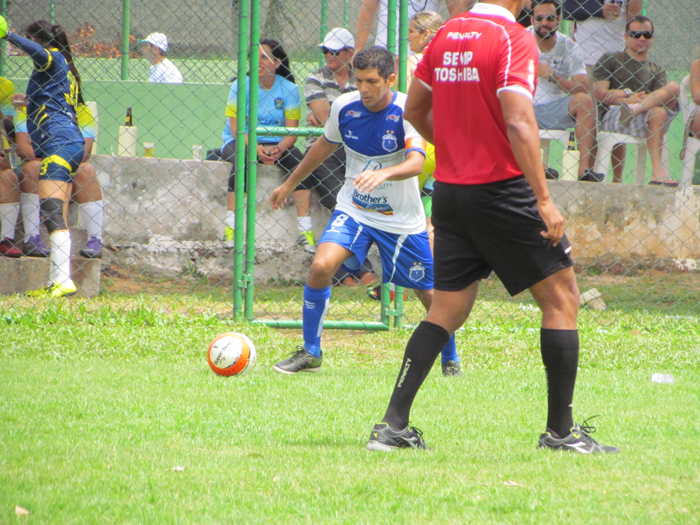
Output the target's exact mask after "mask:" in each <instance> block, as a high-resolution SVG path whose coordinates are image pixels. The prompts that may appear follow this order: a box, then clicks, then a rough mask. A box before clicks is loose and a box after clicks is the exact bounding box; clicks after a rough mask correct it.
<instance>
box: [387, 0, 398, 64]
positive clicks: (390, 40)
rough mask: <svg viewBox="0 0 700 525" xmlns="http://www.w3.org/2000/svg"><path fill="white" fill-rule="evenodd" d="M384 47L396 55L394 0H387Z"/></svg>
mask: <svg viewBox="0 0 700 525" xmlns="http://www.w3.org/2000/svg"><path fill="white" fill-rule="evenodd" d="M386 48H387V49H388V50H389V51H391V52H392V53H393V54H394V55H396V0H389V5H388V6H387V17H386Z"/></svg>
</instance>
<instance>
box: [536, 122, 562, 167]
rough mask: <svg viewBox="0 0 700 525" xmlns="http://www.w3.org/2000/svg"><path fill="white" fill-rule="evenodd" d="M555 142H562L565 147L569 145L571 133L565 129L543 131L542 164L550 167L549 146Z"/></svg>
mask: <svg viewBox="0 0 700 525" xmlns="http://www.w3.org/2000/svg"><path fill="white" fill-rule="evenodd" d="M553 140H558V141H561V142H562V143H563V144H564V147H566V146H567V144H568V143H569V131H568V130H565V129H541V130H540V144H541V146H542V164H544V165H545V167H549V145H550V143H551V142H552V141H553Z"/></svg>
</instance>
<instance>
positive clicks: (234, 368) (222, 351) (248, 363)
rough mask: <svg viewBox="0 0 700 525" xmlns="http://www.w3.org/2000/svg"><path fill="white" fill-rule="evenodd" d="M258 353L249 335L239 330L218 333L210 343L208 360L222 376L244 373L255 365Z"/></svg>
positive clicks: (213, 368)
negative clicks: (240, 332) (238, 331)
mask: <svg viewBox="0 0 700 525" xmlns="http://www.w3.org/2000/svg"><path fill="white" fill-rule="evenodd" d="M257 356H258V354H257V352H256V351H255V345H254V344H253V341H251V340H250V339H249V338H248V336H245V335H243V334H239V333H237V332H227V333H225V334H220V335H217V336H216V337H215V338H214V340H213V341H212V342H211V344H210V345H209V351H208V352H207V361H209V366H210V367H211V369H212V370H213V371H214V372H216V373H217V374H219V375H221V376H235V375H243V374H246V373H248V372H250V371H251V370H252V369H253V367H255V360H256V358H257Z"/></svg>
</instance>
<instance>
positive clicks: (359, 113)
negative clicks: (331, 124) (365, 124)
mask: <svg viewBox="0 0 700 525" xmlns="http://www.w3.org/2000/svg"><path fill="white" fill-rule="evenodd" d="M345 116H346V117H353V118H359V117H361V116H362V111H355V110H354V109H351V110H348V111H346V112H345Z"/></svg>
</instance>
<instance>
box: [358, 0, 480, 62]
mask: <svg viewBox="0 0 700 525" xmlns="http://www.w3.org/2000/svg"><path fill="white" fill-rule="evenodd" d="M416 3H417V2H416ZM473 3H474V1H473V0H445V5H446V6H447V12H448V13H449V15H450V18H453V17H455V16H457V15H459V14H460V13H462V11H466V9H467V7H470V6H471V4H473ZM377 8H379V22H378V23H377V37H376V39H375V41H374V44H375V45H377V46H380V47H387V41H388V28H389V26H388V18H389V2H388V0H362V6H361V7H360V16H359V17H358V20H357V29H356V31H355V34H356V35H357V51H360V50H362V49H364V48H365V46H366V45H367V41H368V40H369V33H370V31H371V30H372V24H374V18H375V16H376V15H377ZM426 10H427V11H434V12H437V11H440V0H425V2H423V5H422V6H420V7H416V5H415V4H414V2H409V4H408V19H409V20H410V19H411V18H413V17H414V16H415V15H416V13H419V12H420V11H426ZM398 51H399V3H398V2H397V3H396V54H397V55H398ZM410 54H411V52H410V51H409V55H410Z"/></svg>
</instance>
